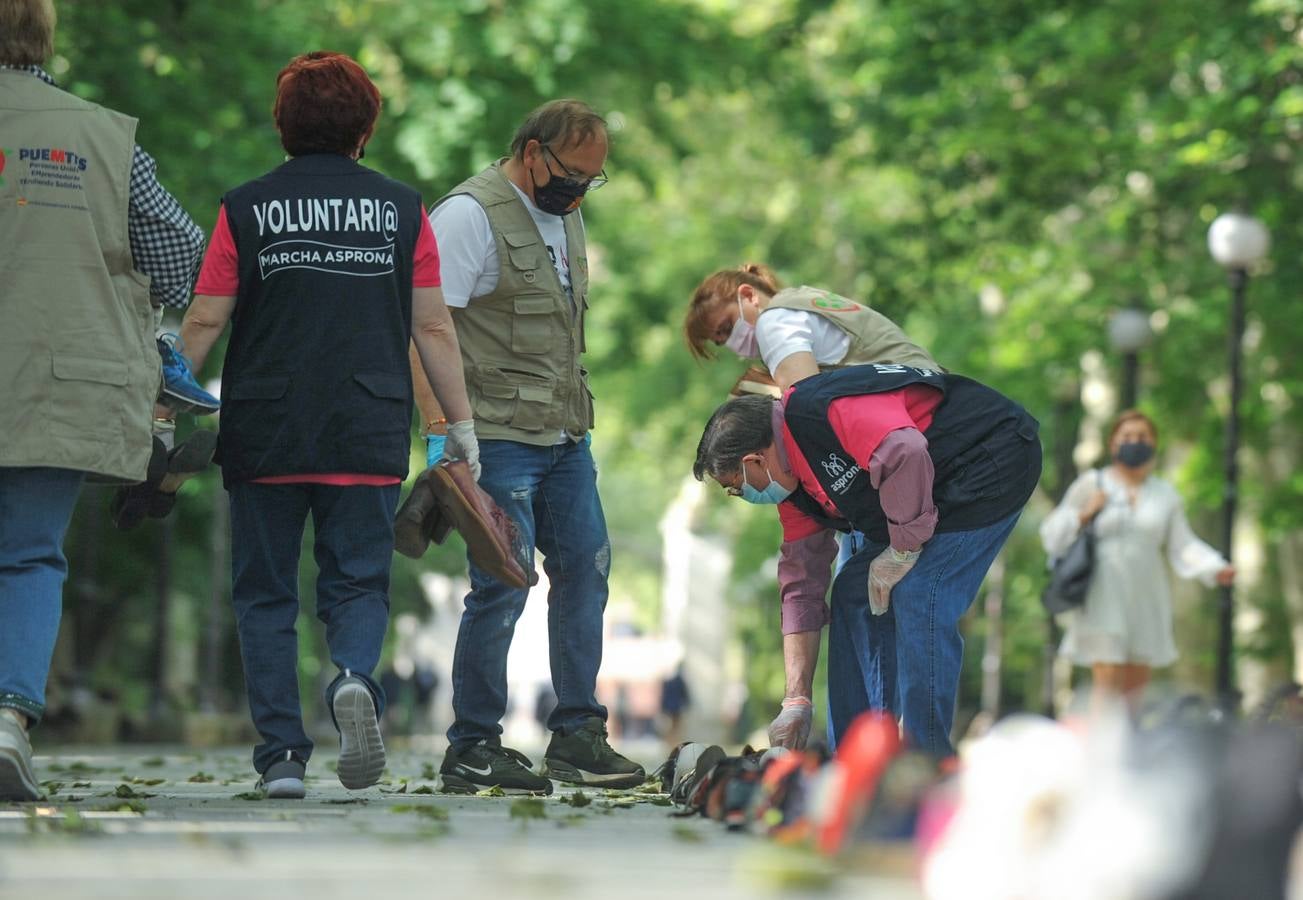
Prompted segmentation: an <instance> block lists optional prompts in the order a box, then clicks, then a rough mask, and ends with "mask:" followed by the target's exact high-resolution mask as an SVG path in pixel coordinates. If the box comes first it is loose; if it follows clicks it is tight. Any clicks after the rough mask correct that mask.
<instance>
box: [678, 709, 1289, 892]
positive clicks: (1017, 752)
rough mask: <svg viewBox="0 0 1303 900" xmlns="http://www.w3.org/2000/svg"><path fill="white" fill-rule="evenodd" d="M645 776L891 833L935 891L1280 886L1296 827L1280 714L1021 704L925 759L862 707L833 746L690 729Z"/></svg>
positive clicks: (819, 835) (762, 808)
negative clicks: (825, 749)
mask: <svg viewBox="0 0 1303 900" xmlns="http://www.w3.org/2000/svg"><path fill="white" fill-rule="evenodd" d="M656 775H657V776H659V777H661V778H663V779H664V783H665V785H666V787H667V789H668V790H669V792H670V796H671V799H672V800H673V802H674V803H675V805H676V807H677V808H678V814H680V815H703V816H706V817H709V818H711V819H714V820H716V821H720V822H722V823H725V824H726V825H728V826H729V827H730V828H735V829H746V830H749V831H752V832H755V833H759V834H763V835H767V836H769V837H771V838H773V839H776V840H779V841H782V842H785V843H794V842H799V843H805V844H807V845H810V846H813V847H815V848H817V849H819V850H820V851H822V852H823V853H826V854H836V853H841V854H843V855H845V854H846V853H848V852H849V853H852V854H853V853H854V852H855V851H856V850H857V849H858V848H868V847H872V848H876V849H879V850H880V849H881V848H882V847H883V846H884V845H891V846H895V847H899V848H903V849H905V851H906V855H907V856H908V857H909V862H908V864H907V865H908V868H907V873H908V874H917V873H921V876H922V884H923V888H924V893H925V895H926V896H927V897H928V898H929V900H961V898H962V900H1010V898H1020V897H1060V896H1072V897H1083V898H1085V897H1091V898H1094V897H1118V898H1121V897H1125V898H1129V900H1213V898H1223V897H1232V896H1242V897H1283V896H1286V895H1287V885H1288V884H1289V883H1290V882H1291V879H1290V865H1291V854H1292V853H1293V852H1294V848H1295V846H1296V843H1297V840H1298V838H1299V835H1300V834H1301V833H1303V832H1301V829H1303V792H1300V790H1299V785H1300V784H1301V783H1303V730H1300V729H1299V728H1298V727H1297V725H1296V724H1284V723H1280V722H1269V723H1264V722H1254V723H1247V724H1239V723H1234V722H1229V721H1225V720H1220V721H1219V720H1217V719H1216V718H1214V717H1205V718H1203V719H1202V720H1200V719H1198V718H1194V719H1192V718H1191V717H1190V716H1189V715H1186V716H1184V717H1182V718H1181V719H1180V720H1169V721H1163V722H1160V723H1158V724H1156V725H1152V726H1149V727H1136V726H1135V725H1134V723H1133V722H1132V720H1131V719H1130V718H1129V717H1128V716H1127V715H1126V714H1125V713H1120V714H1117V715H1114V716H1112V717H1109V716H1103V717H1095V718H1094V719H1092V720H1091V721H1089V722H1086V721H1070V722H1067V723H1064V722H1056V721H1054V720H1050V719H1045V718H1041V717H1039V716H1030V715H1015V716H1011V717H1009V718H1006V719H1004V720H1002V721H1000V722H999V723H997V724H996V725H995V726H994V727H993V728H992V729H991V730H990V731H989V732H987V733H986V734H985V735H983V736H980V737H978V738H976V739H974V740H972V741H970V742H967V743H966V744H965V745H964V746H963V747H962V749H961V755H960V756H959V757H958V758H951V759H948V760H935V759H932V758H929V757H927V756H924V755H922V754H919V753H916V752H913V751H911V750H909V749H907V748H905V747H903V746H902V745H901V742H900V738H899V731H898V727H897V725H896V723H895V722H894V721H893V720H892V719H890V718H888V717H884V716H880V715H877V714H874V713H866V714H865V715H864V716H862V717H861V718H860V719H859V720H857V721H856V722H855V723H854V725H853V727H852V728H851V729H850V731H849V732H848V733H847V735H846V736H845V738H844V739H843V740H842V742H841V743H840V744H839V746H838V748H837V751H836V753H835V754H834V755H832V756H831V757H828V756H827V755H826V754H824V753H821V752H820V751H818V750H812V751H799V752H787V753H778V754H775V753H774V752H773V751H772V750H770V751H767V752H764V753H760V752H755V751H750V750H749V748H748V751H747V752H744V753H743V754H741V755H739V756H732V757H730V756H727V755H725V754H724V752H723V751H722V750H720V749H719V748H718V747H703V746H702V745H700V744H684V745H681V746H680V747H678V748H676V749H675V752H674V753H673V754H671V756H670V759H668V760H667V761H666V763H665V764H664V765H663V766H662V767H661V768H660V769H659V770H657V773H656ZM871 855H872V854H871ZM872 858H873V859H875V860H880V859H881V858H882V857H881V856H880V855H872ZM975 873H980V876H977V875H975ZM1296 880H1297V879H1294V881H1296Z"/></svg>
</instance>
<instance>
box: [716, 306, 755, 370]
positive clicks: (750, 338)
mask: <svg viewBox="0 0 1303 900" xmlns="http://www.w3.org/2000/svg"><path fill="white" fill-rule="evenodd" d="M724 346H725V347H727V348H728V349H730V350H732V351H733V352H734V353H736V354H737V355H738V356H740V357H742V358H743V359H755V358H756V357H758V356H759V355H760V346H759V344H758V343H757V342H756V327H755V326H754V325H752V324H751V323H750V322H748V321H747V320H746V317H745V316H744V315H742V298H741V297H740V296H739V297H738V298H737V321H736V322H734V323H733V331H732V332H730V333H729V336H728V340H727V341H725V342H724Z"/></svg>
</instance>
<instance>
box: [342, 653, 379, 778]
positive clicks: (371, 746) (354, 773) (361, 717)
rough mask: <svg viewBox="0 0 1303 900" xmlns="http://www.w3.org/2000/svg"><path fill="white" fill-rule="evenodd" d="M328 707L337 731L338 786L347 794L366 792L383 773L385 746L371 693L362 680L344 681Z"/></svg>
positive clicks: (350, 677) (348, 678)
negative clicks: (346, 791)
mask: <svg viewBox="0 0 1303 900" xmlns="http://www.w3.org/2000/svg"><path fill="white" fill-rule="evenodd" d="M346 674H347V672H346ZM330 706H331V709H332V710H333V711H334V713H335V726H336V727H337V728H338V729H339V783H340V784H342V785H343V786H344V787H346V788H348V789H349V790H350V791H357V790H361V789H362V788H368V787H370V786H371V785H373V784H375V783H376V782H377V781H379V780H380V773H382V772H383V771H384V770H385V743H384V741H383V740H381V738H380V723H379V722H378V721H376V705H375V701H374V700H373V699H371V691H370V690H369V689H368V688H367V686H366V684H365V683H364V682H363V681H362V679H360V678H354V677H352V676H349V677H346V678H345V679H344V680H343V681H341V682H340V683H339V687H338V688H336V689H335V697H334V699H333V700H331V702H330Z"/></svg>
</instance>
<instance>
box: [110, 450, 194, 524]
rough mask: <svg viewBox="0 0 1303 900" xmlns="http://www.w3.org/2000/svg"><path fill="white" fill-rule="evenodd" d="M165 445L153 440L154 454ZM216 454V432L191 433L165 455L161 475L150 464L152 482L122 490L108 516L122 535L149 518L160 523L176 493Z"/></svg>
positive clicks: (112, 502)
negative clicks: (158, 520)
mask: <svg viewBox="0 0 1303 900" xmlns="http://www.w3.org/2000/svg"><path fill="white" fill-rule="evenodd" d="M162 446H163V443H162V441H160V440H159V439H158V438H154V453H155V455H158V453H159V452H160V451H159V448H160V447H162ZM216 450H217V432H216V431H209V430H208V429H204V428H200V429H196V430H195V431H192V432H191V433H190V435H189V437H187V438H186V439H185V440H184V441H182V442H181V443H179V444H177V445H176V447H174V448H173V449H172V450H171V451H170V452H167V451H163V452H164V457H165V459H166V463H165V466H164V468H163V470H162V471H161V472H157V471H156V468H157V467H156V466H155V464H154V461H153V459H151V460H150V475H151V477H150V479H147V480H145V481H142V482H141V483H140V484H133V485H131V486H130V487H124V488H119V489H118V491H117V492H116V493H114V495H113V499H112V500H111V501H110V502H109V515H110V516H111V517H112V519H113V524H114V525H116V526H117V527H118V529H119V530H120V531H130V530H131V529H132V528H135V527H136V526H137V525H139V524H140V523H141V522H143V521H145V518H146V517H147V516H149V517H152V518H155V519H161V518H163V517H164V516H166V515H167V514H168V513H170V512H171V511H172V507H173V506H174V505H175V504H176V492H177V490H178V489H179V488H180V487H181V485H182V484H184V483H185V481H186V479H188V478H191V477H193V476H195V475H197V474H199V473H200V472H202V471H203V470H204V469H206V468H208V464H209V463H210V462H212V460H213V453H214V452H215V451H216Z"/></svg>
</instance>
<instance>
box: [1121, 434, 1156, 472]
mask: <svg viewBox="0 0 1303 900" xmlns="http://www.w3.org/2000/svg"><path fill="white" fill-rule="evenodd" d="M1153 458H1154V445H1153V444H1148V443H1145V442H1144V441H1132V442H1131V443H1127V444H1121V445H1119V446H1118V450H1117V453H1114V454H1113V459H1115V460H1117V461H1118V462H1120V463H1121V464H1122V465H1124V466H1127V467H1129V468H1132V469H1138V468H1140V467H1141V466H1143V465H1144V464H1145V463H1147V462H1149V461H1150V460H1151V459H1153Z"/></svg>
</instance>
